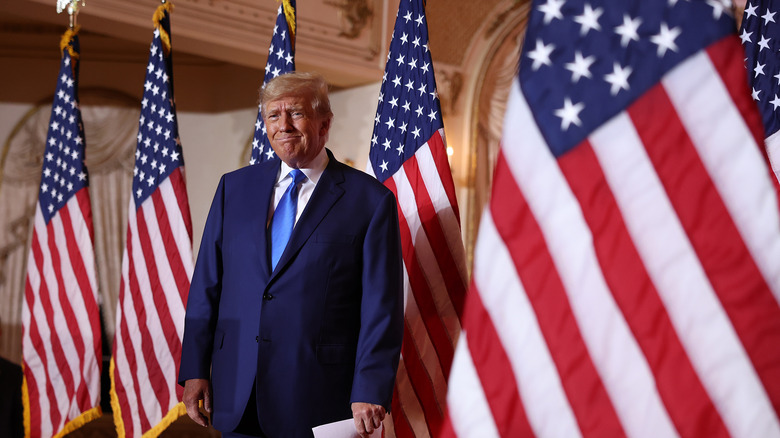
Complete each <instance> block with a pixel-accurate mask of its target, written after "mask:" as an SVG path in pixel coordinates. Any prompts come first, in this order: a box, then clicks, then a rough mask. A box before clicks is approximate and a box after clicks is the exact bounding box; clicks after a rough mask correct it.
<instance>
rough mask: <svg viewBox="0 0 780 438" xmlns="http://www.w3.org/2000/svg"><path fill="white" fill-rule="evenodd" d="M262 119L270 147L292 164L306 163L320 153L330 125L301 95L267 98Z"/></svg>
mask: <svg viewBox="0 0 780 438" xmlns="http://www.w3.org/2000/svg"><path fill="white" fill-rule="evenodd" d="M264 121H265V128H266V132H267V135H268V140H269V141H270V142H271V147H272V148H273V149H274V152H276V155H278V156H279V158H281V159H282V161H284V162H285V163H287V165H288V166H290V167H292V168H301V167H306V166H307V165H308V164H309V163H310V162H311V161H312V160H313V159H314V157H316V156H317V154H319V153H320V151H321V150H322V148H323V146H325V140H326V139H327V134H328V130H329V129H330V118H329V117H322V116H320V115H318V114H316V113H315V112H314V109H312V106H311V100H310V99H309V98H307V97H304V96H283V97H281V98H279V99H276V100H272V101H271V102H268V103H267V104H266V105H265V116H264Z"/></svg>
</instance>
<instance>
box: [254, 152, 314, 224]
mask: <svg viewBox="0 0 780 438" xmlns="http://www.w3.org/2000/svg"><path fill="white" fill-rule="evenodd" d="M327 166H328V153H327V152H325V148H324V147H323V148H322V150H320V153H319V154H317V156H316V157H314V159H313V160H312V161H311V163H309V167H307V168H305V169H303V168H302V169H300V170H301V172H303V174H304V175H306V179H304V180H303V182H302V183H301V186H300V187H299V188H298V211H296V212H295V223H296V224H297V223H298V219H300V217H301V213H303V209H304V208H306V204H308V203H309V199H311V194H312V193H314V188H315V187H316V186H317V183H318V182H319V180H320V177H321V176H322V172H324V171H325V167H327ZM291 170H292V167H290V166H288V165H287V164H286V163H285V162H284V161H282V165H281V166H280V167H279V174H278V175H277V176H276V184H274V196H273V198H272V201H273V204H272V205H271V206H270V209H269V211H268V222H267V223H266V225H268V224H270V223H271V218H272V217H273V216H274V210H276V206H277V205H279V200H281V199H282V195H284V192H285V191H286V190H287V187H289V186H290V183H291V182H292V178H291V177H290V175H289V173H290V171H291Z"/></svg>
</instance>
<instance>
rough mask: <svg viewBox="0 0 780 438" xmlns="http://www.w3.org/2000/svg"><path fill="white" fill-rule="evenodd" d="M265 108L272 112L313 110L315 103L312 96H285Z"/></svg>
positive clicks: (267, 103)
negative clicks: (292, 109)
mask: <svg viewBox="0 0 780 438" xmlns="http://www.w3.org/2000/svg"><path fill="white" fill-rule="evenodd" d="M265 107H266V108H267V109H268V110H269V111H270V110H272V109H286V108H296V109H313V108H314V102H313V100H312V98H311V97H310V96H307V95H305V94H302V93H295V94H284V95H281V96H278V97H276V98H274V99H273V100H270V101H268V102H266V104H265Z"/></svg>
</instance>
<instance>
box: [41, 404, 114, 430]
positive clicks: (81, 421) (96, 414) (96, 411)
mask: <svg viewBox="0 0 780 438" xmlns="http://www.w3.org/2000/svg"><path fill="white" fill-rule="evenodd" d="M102 415H103V409H101V407H100V406H95V407H94V408H92V409H90V410H88V411H84V412H82V413H81V415H79V416H78V417H76V418H74V419H73V420H71V421H69V422H68V423H67V424H65V427H63V428H62V430H61V431H60V432H59V433H58V434H56V435H54V437H53V438H61V437H63V436H65V435H67V434H69V433H71V432H73V431H74V430H76V429H78V428H79V427H81V426H83V425H85V424H87V423H89V422H90V421H92V420H95V419H97V418H100V417H101V416H102Z"/></svg>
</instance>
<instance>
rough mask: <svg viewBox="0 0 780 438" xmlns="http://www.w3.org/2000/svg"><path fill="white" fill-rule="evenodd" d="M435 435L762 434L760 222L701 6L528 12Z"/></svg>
mask: <svg viewBox="0 0 780 438" xmlns="http://www.w3.org/2000/svg"><path fill="white" fill-rule="evenodd" d="M531 8H532V9H531V13H530V16H529V21H528V30H527V34H526V38H525V44H524V48H523V50H522V53H521V60H520V68H519V74H518V78H517V80H516V81H515V82H514V84H513V86H512V90H511V96H510V102H509V105H508V108H507V110H506V115H505V122H504V133H503V145H502V149H501V152H500V154H499V157H498V162H497V165H496V169H495V174H494V175H495V176H494V180H493V190H492V198H491V201H490V204H489V206H488V207H487V208H486V210H485V212H484V214H483V217H482V221H481V225H480V230H479V235H478V242H477V245H476V250H475V265H474V270H473V279H472V286H471V289H470V291H469V294H468V298H467V303H466V308H465V314H464V322H463V326H464V333H463V335H462V336H461V338H460V342H459V343H458V347H457V352H456V355H455V361H454V364H453V369H452V375H451V378H450V392H449V394H448V397H447V400H448V408H449V416H448V422H447V425H446V427H445V431H446V433H445V434H444V435H443V436H446V437H449V436H485V437H487V436H532V435H537V436H562V437H578V436H585V437H589V436H593V437H603V436H610V437H612V436H632V437H659V436H664V437H668V436H681V437H705V436H706V437H710V436H734V437H758V436H760V437H777V436H780V422H779V421H778V411H779V410H780V348H778V346H780V306H778V299H780V264H778V263H777V262H778V260H780V227H779V225H780V218H779V217H778V201H777V194H776V191H775V189H774V187H773V183H772V177H771V173H770V170H769V169H768V166H767V162H766V160H765V159H764V156H763V155H762V151H761V149H762V147H763V145H762V137H763V135H762V133H761V125H760V120H759V118H758V114H757V111H756V108H755V106H754V105H752V103H751V100H750V94H749V93H748V89H747V86H746V80H745V69H744V67H743V65H742V64H743V63H742V53H741V50H740V46H739V40H738V39H737V37H736V35H735V34H734V29H735V24H734V21H733V19H732V18H731V17H730V16H729V15H728V7H726V6H725V5H724V4H722V3H720V2H718V1H712V0H710V1H674V0H671V1H652V2H648V1H645V0H609V1H607V0H590V1H581V0H580V1H576V0H569V1H564V0H543V1H535V2H533V3H532V6H531Z"/></svg>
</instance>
